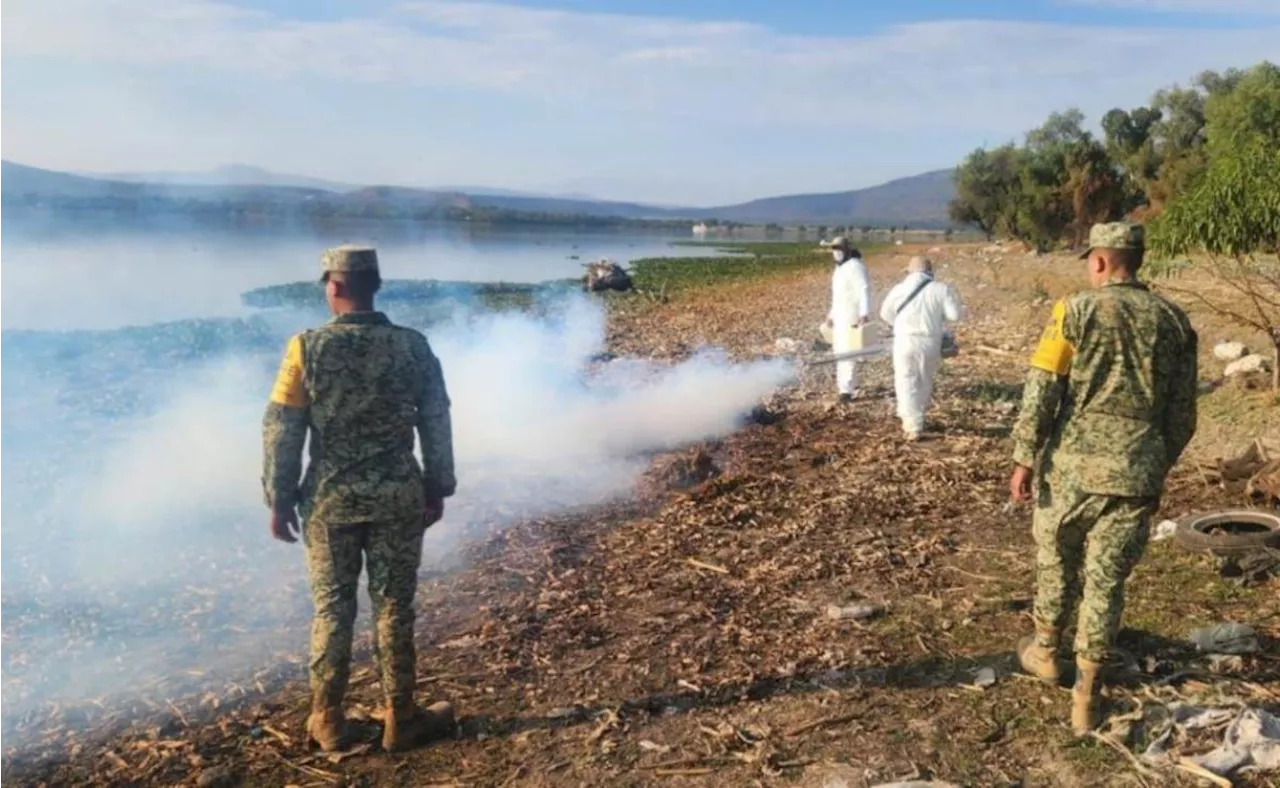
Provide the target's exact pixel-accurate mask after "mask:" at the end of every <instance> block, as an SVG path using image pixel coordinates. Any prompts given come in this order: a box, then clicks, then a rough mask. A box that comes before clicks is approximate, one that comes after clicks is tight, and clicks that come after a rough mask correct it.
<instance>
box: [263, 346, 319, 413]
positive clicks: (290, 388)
mask: <svg viewBox="0 0 1280 788" xmlns="http://www.w3.org/2000/svg"><path fill="white" fill-rule="evenodd" d="M271 401H272V402H274V403H275V404H277V405H284V406H285V407H288V408H305V407H307V406H308V405H310V404H311V398H310V396H308V394H307V386H306V381H305V380H304V379H303V375H302V340H301V339H299V338H298V337H297V336H294V337H293V338H291V339H290V340H289V344H288V346H287V347H286V348H285V351H284V359H283V360H282V361H281V362H280V371H279V372H278V373H276V382H275V385H274V386H272V387H271Z"/></svg>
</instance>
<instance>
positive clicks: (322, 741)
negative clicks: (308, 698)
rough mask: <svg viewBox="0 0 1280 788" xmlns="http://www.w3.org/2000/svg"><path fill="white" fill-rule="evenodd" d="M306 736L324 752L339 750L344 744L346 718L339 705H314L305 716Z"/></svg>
mask: <svg viewBox="0 0 1280 788" xmlns="http://www.w3.org/2000/svg"><path fill="white" fill-rule="evenodd" d="M307 736H308V738H310V739H311V741H313V742H315V743H316V744H317V745H319V747H320V749H322V750H324V751H325V752H335V751H337V750H341V749H342V748H343V746H345V745H346V739H347V720H346V718H345V717H344V716H343V715H342V707H341V706H332V705H323V706H321V705H315V704H313V705H312V707H311V716H310V717H308V718H307Z"/></svg>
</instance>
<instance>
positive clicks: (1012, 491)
mask: <svg viewBox="0 0 1280 788" xmlns="http://www.w3.org/2000/svg"><path fill="white" fill-rule="evenodd" d="M1032 475H1033V474H1032V471H1031V469H1030V468H1028V467H1027V466H1025V465H1017V466H1015V467H1014V469H1013V476H1012V477H1011V478H1010V479H1009V496H1010V497H1011V498H1013V500H1015V501H1017V502H1018V503H1031V500H1032V494H1031V481H1032Z"/></svg>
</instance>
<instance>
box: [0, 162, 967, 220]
mask: <svg viewBox="0 0 1280 788" xmlns="http://www.w3.org/2000/svg"><path fill="white" fill-rule="evenodd" d="M154 175H155V177H157V178H158V179H159V180H157V181H142V180H132V179H138V178H143V177H145V174H139V173H122V174H120V175H119V176H117V179H110V178H106V177H88V176H83V175H72V174H70V173H64V172H55V171H53V170H44V169H40V168H37V167H29V166H26V165H22V164H17V163H15V162H9V161H6V162H4V163H3V188H4V199H5V202H8V203H12V202H17V201H26V202H32V201H36V202H39V201H41V200H45V201H48V200H50V199H52V198H57V199H58V200H60V201H62V202H65V201H66V200H68V199H77V200H101V199H117V200H142V201H146V202H154V201H162V200H170V201H173V200H180V201H195V202H214V201H227V200H233V201H234V200H241V201H252V202H255V203H264V202H273V203H280V204H281V205H282V206H284V207H287V206H293V205H297V204H299V203H302V202H322V203H324V204H326V205H328V206H331V207H333V208H334V210H337V211H339V212H341V211H343V210H351V209H359V210H361V211H365V210H368V209H370V207H371V206H375V205H377V206H382V207H384V208H389V209H400V208H414V209H422V208H427V207H435V206H450V207H451V208H453V209H455V210H458V211H464V212H465V211H477V210H478V211H481V212H484V213H486V215H488V216H490V217H492V216H496V215H500V214H520V215H522V216H524V217H525V218H526V219H527V220H530V221H533V220H537V219H538V217H541V218H542V219H543V220H546V221H550V220H551V219H552V218H553V217H556V216H560V217H564V216H577V217H584V216H590V217H599V218H602V219H610V220H623V221H625V220H659V221H678V220H689V221H694V220H700V219H717V220H720V221H731V222H741V223H746V224H765V223H769V222H777V223H780V224H819V223H825V224H835V225H854V226H862V225H873V226H886V225H910V226H913V227H940V226H945V225H946V224H947V223H948V220H947V203H948V201H950V199H951V198H952V196H953V194H954V186H953V184H952V181H951V171H950V170H937V171H934V172H927V173H924V174H922V175H916V176H913V177H909V178H900V179H898V180H894V181H890V182H888V183H885V184H881V185H879V186H872V187H870V188H866V189H855V190H851V191H846V192H835V193H831V194H796V195H788V196H783V197H769V198H765V199H760V200H752V201H750V202H745V203H741V204H738V205H724V206H718V207H711V208H698V207H687V208H670V207H658V206H653V205H645V204H642V203H632V202H614V201H608V200H594V199H590V198H569V197H551V196H541V195H529V194H520V193H515V192H504V191H502V190H496V189H494V190H486V191H483V192H481V191H468V190H466V189H417V188H411V187H402V186H381V185H377V186H353V185H350V184H340V183H337V182H334V181H325V180H321V179H315V178H306V177H304V176H294V175H283V174H279V173H271V172H268V171H266V170H261V169H259V168H256V167H245V166H242V165H234V166H230V167H224V168H220V169H218V170H214V171H211V172H208V173H155V174H154ZM218 178H222V179H223V182H221V183H218V182H215V181H216V180H217V179H218ZM183 179H188V180H203V181H204V182H201V183H190V182H181V183H180V182H178V181H179V180H183ZM78 207H89V206H78ZM382 213H385V211H383V212H382ZM460 218H465V217H460Z"/></svg>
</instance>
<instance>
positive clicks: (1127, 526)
mask: <svg viewBox="0 0 1280 788" xmlns="http://www.w3.org/2000/svg"><path fill="white" fill-rule="evenodd" d="M1157 504H1158V499H1156V498H1125V497H1120V496H1113V495H1093V494H1090V493H1084V492H1080V491H1077V490H1071V489H1061V488H1056V487H1055V488H1052V489H1051V488H1050V487H1048V486H1042V487H1041V490H1040V496H1039V500H1038V501H1037V503H1036V512H1035V522H1034V525H1033V527H1032V530H1033V533H1034V535H1035V541H1036V598H1035V608H1034V612H1033V615H1034V618H1035V622H1036V629H1037V631H1038V632H1039V633H1040V634H1039V637H1040V638H1041V639H1042V642H1041V643H1040V645H1042V646H1046V647H1055V646H1056V645H1057V644H1056V643H1051V642H1048V638H1047V637H1046V634H1047V633H1046V632H1045V631H1046V630H1053V631H1054V632H1060V631H1061V629H1062V627H1063V625H1065V624H1066V620H1067V616H1068V614H1069V613H1070V612H1071V609H1072V608H1073V607H1074V606H1075V605H1076V604H1077V601H1078V604H1079V614H1078V617H1077V622H1076V640H1075V651H1076V654H1077V655H1079V656H1082V657H1084V658H1086V659H1090V660H1093V661H1096V662H1101V661H1103V660H1104V659H1106V657H1107V652H1108V651H1109V650H1110V648H1111V646H1112V644H1113V643H1114V642H1115V637H1116V632H1117V631H1118V630H1119V628H1120V616H1121V614H1122V613H1123V611H1124V584H1125V580H1127V579H1128V577H1129V573H1130V572H1132V571H1133V567H1134V565H1135V564H1137V563H1138V559H1139V558H1141V557H1142V553H1143V551H1144V550H1145V549H1146V546H1147V535H1148V533H1149V530H1150V525H1151V516H1152V515H1153V514H1154V513H1155V510H1156V506H1157Z"/></svg>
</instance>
